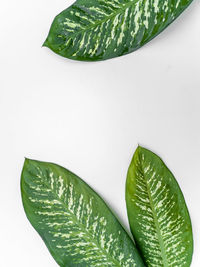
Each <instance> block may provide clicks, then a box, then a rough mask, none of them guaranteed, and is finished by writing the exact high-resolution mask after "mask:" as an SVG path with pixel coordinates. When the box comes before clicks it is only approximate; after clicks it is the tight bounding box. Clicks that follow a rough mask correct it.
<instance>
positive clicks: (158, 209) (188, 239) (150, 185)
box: [126, 147, 193, 267]
mask: <svg viewBox="0 0 200 267" xmlns="http://www.w3.org/2000/svg"><path fill="white" fill-rule="evenodd" d="M126 203H127V210H128V217H129V223H130V227H131V231H132V234H133V236H134V238H135V240H136V245H137V246H138V248H139V249H140V251H141V253H142V255H143V257H144V261H145V263H146V265H147V266H152V267H154V266H155V267H160V266H162V267H187V266H190V263H191V258H192V252H193V238H192V227H191V221H190V217H189V213H188V210H187V207H186V204H185V200H184V197H183V194H182V192H181V190H180V188H179V186H178V184H177V182H176V180H175V178H174V176H173V174H172V173H171V172H170V171H169V169H168V168H167V167H166V165H165V164H164V163H163V161H162V160H161V159H160V158H159V157H158V156H157V155H155V154H154V153H152V152H151V151H149V150H147V149H145V148H142V147H138V148H137V150H136V152H135V154H134V156H133V159H132V162H131V164H130V167H129V170H128V175H127V182H126Z"/></svg>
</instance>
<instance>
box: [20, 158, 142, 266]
mask: <svg viewBox="0 0 200 267" xmlns="http://www.w3.org/2000/svg"><path fill="white" fill-rule="evenodd" d="M21 191H22V200H23V205H24V209H25V212H26V215H27V217H28V219H29V221H30V222H31V224H32V225H33V227H34V228H35V229H36V231H37V232H38V233H39V234H40V236H41V237H42V239H43V240H44V242H45V243H46V245H47V247H48V249H49V251H50V252H51V254H52V256H53V257H54V259H55V260H56V261H57V263H58V264H59V265H60V266H62V267H72V266H74V267H75V266H76V267H78V266H79V267H86V266H87V267H91V266H101V267H102V266H124V267H129V266H130V267H133V266H137V267H143V266H144V264H143V262H142V260H141V258H140V256H139V254H138V252H137V250H136V248H135V246H134V244H133V242H132V240H131V239H130V237H129V236H128V235H127V233H126V232H125V231H124V229H123V228H122V226H121V225H120V223H119V222H118V221H117V219H116V218H115V216H114V215H113V214H112V212H111V211H110V210H109V208H108V207H107V206H106V204H105V203H104V201H103V200H102V199H101V198H100V197H99V196H98V195H97V194H96V193H95V192H94V191H93V190H92V189H91V188H90V187H89V186H88V185H87V184H86V183H85V182H84V181H83V180H81V179H80V178H79V177H77V176H76V175H75V174H73V173H71V172H70V171H68V170H66V169H64V168H63V167H60V166H58V165H55V164H52V163H45V162H40V161H34V160H29V159H26V160H25V163H24V167H23V171H22V176H21Z"/></svg>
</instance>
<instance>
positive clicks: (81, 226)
mask: <svg viewBox="0 0 200 267" xmlns="http://www.w3.org/2000/svg"><path fill="white" fill-rule="evenodd" d="M43 181H44V180H43ZM44 183H45V184H46V186H47V187H48V188H49V189H51V192H52V193H53V194H54V195H55V196H56V197H57V198H56V199H57V200H58V201H59V202H60V203H61V205H62V206H63V207H64V209H66V210H67V212H68V213H70V214H71V217H72V220H73V221H74V222H75V223H77V222H78V223H77V224H78V225H80V228H81V230H82V231H83V232H86V233H87V234H88V236H90V237H91V239H92V240H93V241H94V243H95V244H96V246H97V247H98V248H99V249H100V251H102V252H103V254H105V255H107V257H108V258H109V259H111V261H112V262H114V263H115V264H116V266H119V267H121V265H120V264H119V262H118V261H116V260H115V259H113V258H112V257H111V256H110V254H109V253H108V252H107V251H106V250H105V249H103V248H102V247H100V246H99V243H98V241H97V240H96V239H94V237H93V236H92V235H91V233H90V232H89V231H86V228H85V227H84V224H82V223H81V222H80V221H78V219H77V217H76V216H75V215H74V214H73V213H72V212H71V211H70V210H68V209H67V207H66V204H65V203H64V202H63V201H61V199H60V198H59V197H58V195H57V194H56V192H55V191H54V190H53V189H52V188H51V186H50V185H49V183H48V182H46V181H44ZM89 240H90V239H89Z"/></svg>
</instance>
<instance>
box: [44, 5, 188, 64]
mask: <svg viewBox="0 0 200 267" xmlns="http://www.w3.org/2000/svg"><path fill="white" fill-rule="evenodd" d="M191 2H192V0H177V1H171V0H109V1H108V0H77V1H76V2H75V3H74V4H73V5H72V6H70V7H69V8H67V9H66V10H64V11H63V12H61V13H60V14H59V15H58V16H57V17H56V18H55V19H54V21H53V24H52V26H51V29H50V32H49V35H48V37H47V39H46V41H45V43H44V46H47V47H49V48H50V49H51V50H53V51H54V52H55V53H57V54H59V55H61V56H63V57H66V58H70V59H75V60H85V61H96V60H105V59H109V58H113V57H117V56H121V55H125V54H128V53H130V52H132V51H134V50H136V49H138V48H140V47H141V46H143V45H144V44H146V43H147V42H149V41H150V40H151V39H152V38H154V37H155V36H156V35H158V34H159V33H160V32H161V31H163V30H164V29H165V28H166V27H167V26H168V25H169V24H170V23H172V22H173V21H174V20H175V19H176V18H177V17H178V16H179V15H180V14H181V13H182V12H183V11H184V9H185V8H186V7H187V6H188V5H189V4H190V3H191Z"/></svg>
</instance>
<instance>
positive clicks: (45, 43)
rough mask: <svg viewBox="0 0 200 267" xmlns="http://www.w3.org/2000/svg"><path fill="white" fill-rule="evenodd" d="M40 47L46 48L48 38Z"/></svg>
mask: <svg viewBox="0 0 200 267" xmlns="http://www.w3.org/2000/svg"><path fill="white" fill-rule="evenodd" d="M42 47H48V38H47V39H46V40H45V41H44V43H43V44H42Z"/></svg>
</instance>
